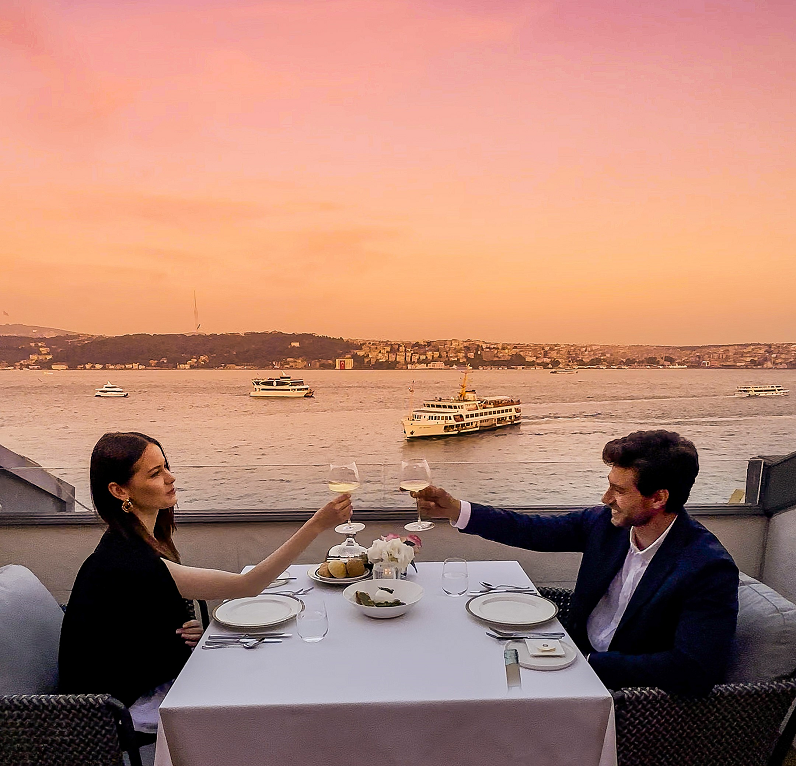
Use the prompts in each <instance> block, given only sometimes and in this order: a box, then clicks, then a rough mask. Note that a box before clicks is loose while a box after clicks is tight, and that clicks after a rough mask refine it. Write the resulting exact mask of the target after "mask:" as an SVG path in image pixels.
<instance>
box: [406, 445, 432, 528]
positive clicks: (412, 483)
mask: <svg viewBox="0 0 796 766" xmlns="http://www.w3.org/2000/svg"><path fill="white" fill-rule="evenodd" d="M398 484H399V486H400V487H401V489H403V490H406V491H407V492H419V491H420V490H421V489H425V488H426V487H427V486H428V485H429V484H431V469H430V468H429V467H428V463H427V462H426V460H425V458H422V457H421V458H414V459H412V460H402V461H401V474H400V478H399V480H398ZM404 529H406V530H408V531H409V532H425V531H427V530H429V529H434V522H433V521H423V520H422V519H421V518H420V500H418V501H417V521H413V522H411V523H409V524H406V525H405V526H404Z"/></svg>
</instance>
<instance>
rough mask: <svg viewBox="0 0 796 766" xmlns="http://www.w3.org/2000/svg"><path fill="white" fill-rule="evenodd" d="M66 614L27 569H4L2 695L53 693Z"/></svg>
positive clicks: (0, 570)
mask: <svg viewBox="0 0 796 766" xmlns="http://www.w3.org/2000/svg"><path fill="white" fill-rule="evenodd" d="M63 616H64V615H63V612H62V611H61V607H60V606H58V603H57V602H56V600H55V599H54V598H53V597H52V596H51V595H50V592H49V591H48V590H47V588H45V587H44V586H43V585H42V584H41V583H40V582H39V581H38V580H37V579H36V576H35V575H34V574H33V573H32V572H31V571H30V570H29V569H25V567H21V566H17V565H15V564H9V565H7V566H4V567H0V694H51V693H52V692H54V691H55V687H56V686H57V683H58V641H59V638H60V635H61V621H62V620H63Z"/></svg>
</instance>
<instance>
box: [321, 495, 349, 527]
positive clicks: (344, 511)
mask: <svg viewBox="0 0 796 766" xmlns="http://www.w3.org/2000/svg"><path fill="white" fill-rule="evenodd" d="M353 510H354V508H353V506H352V505H351V495H346V494H343V495H338V496H337V497H336V498H335V499H334V500H332V501H331V502H329V503H326V505H324V506H323V508H321V509H320V510H319V511H316V512H315V515H314V516H313V517H312V520H313V521H314V522H316V523H317V524H318V525H320V526H321V528H322V529H329V528H330V527H336V526H337V525H338V524H342V523H344V522H346V521H348V520H349V519H350V518H351V513H352V511H353Z"/></svg>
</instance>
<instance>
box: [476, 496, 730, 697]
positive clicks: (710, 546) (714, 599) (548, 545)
mask: <svg viewBox="0 0 796 766" xmlns="http://www.w3.org/2000/svg"><path fill="white" fill-rule="evenodd" d="M462 531H463V532H465V533H468V534H475V535H480V536H481V537H484V538H486V539H488V540H494V541H496V542H499V543H505V544H506V545H513V546H516V547H519V548H527V549H529V550H537V551H581V552H582V553H583V559H582V561H581V565H580V569H579V571H578V580H577V583H576V585H575V592H574V593H573V596H572V602H571V605H570V633H571V635H572V638H573V639H574V640H575V642H576V643H577V644H578V646H579V647H580V649H581V651H582V652H583V653H584V654H590V656H589V663H590V664H591V666H592V667H593V668H594V670H595V671H596V673H597V675H598V676H599V677H600V678H601V679H602V681H603V683H604V684H605V685H606V686H607V687H608V688H609V689H620V688H623V687H627V686H657V687H659V688H661V689H664V690H665V691H668V692H671V693H675V694H685V695H702V694H707V693H708V692H709V691H710V689H711V688H712V687H713V685H714V684H718V683H721V682H722V681H723V680H724V675H725V673H726V669H727V663H728V660H729V655H730V647H731V645H732V639H733V636H734V634H735V622H736V618H737V615H738V567H736V565H735V562H734V561H733V560H732V557H731V556H730V554H729V553H727V551H726V550H725V549H724V547H723V546H722V545H721V543H720V542H719V541H718V540H717V539H716V537H715V536H714V535H713V534H712V533H711V532H709V531H708V530H707V529H705V527H703V526H702V525H701V524H700V523H699V522H697V521H695V520H694V519H692V518H691V517H690V516H689V515H688V514H687V513H686V512H685V510H681V511H680V512H679V513H678V516H677V518H676V520H675V521H674V522H673V526H672V528H671V529H670V531H669V534H668V535H667V536H666V539H665V540H664V541H663V543H662V544H661V547H660V548H659V549H658V551H657V553H656V554H655V555H654V556H653V558H652V561H651V562H650V564H649V566H648V567H647V570H646V572H645V573H644V575H643V577H642V578H641V581H640V582H639V584H638V586H637V587H636V590H635V592H634V593H633V596H632V598H631V599H630V603H629V604H628V605H627V609H626V610H625V613H624V615H623V616H622V619H621V621H620V622H619V626H618V627H617V629H616V633H615V634H614V637H613V639H612V640H611V644H610V646H609V647H608V650H607V651H605V652H595V651H594V650H593V649H592V647H591V645H590V643H589V639H588V636H587V635H586V622H587V620H588V619H589V615H590V614H591V613H592V611H593V610H594V607H595V606H597V602H598V601H599V600H600V599H601V598H602V597H603V595H605V593H606V591H607V590H608V586H609V585H610V584H611V581H612V580H613V578H614V576H615V575H616V574H617V572H619V570H620V569H621V568H622V565H623V564H624V561H625V557H626V555H627V552H628V550H629V548H630V535H629V532H628V530H627V529H623V528H619V527H615V526H614V525H613V524H612V523H611V509H610V508H608V507H606V506H598V507H596V508H590V509H588V510H584V511H576V512H574V513H567V514H562V515H560V516H539V515H529V514H523V513H514V512H512V511H503V510H500V509H497V508H491V507H489V506H485V505H478V504H475V503H473V504H472V510H471V516H470V521H469V523H468V524H467V527H466V528H465V529H463V530H462Z"/></svg>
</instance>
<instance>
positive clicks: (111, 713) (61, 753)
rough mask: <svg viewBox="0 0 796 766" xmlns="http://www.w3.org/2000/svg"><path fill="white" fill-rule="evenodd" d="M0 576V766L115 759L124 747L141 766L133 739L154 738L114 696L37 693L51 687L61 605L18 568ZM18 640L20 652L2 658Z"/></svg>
mask: <svg viewBox="0 0 796 766" xmlns="http://www.w3.org/2000/svg"><path fill="white" fill-rule="evenodd" d="M0 575H1V576H2V577H3V578H4V580H3V587H2V588H0V591H2V594H3V599H2V606H3V608H4V609H5V610H6V611H3V612H2V614H0V620H2V621H3V627H4V628H5V632H4V634H3V635H4V636H5V638H4V639H3V640H5V641H6V642H7V643H6V644H3V649H2V651H0V670H2V671H3V672H0V678H2V679H3V683H2V688H0V691H2V694H0V766H40V765H43V766H121V765H122V764H123V762H124V761H123V753H124V752H126V753H127V754H128V757H129V760H130V764H131V766H141V754H140V752H139V746H141V745H144V744H147V743H149V742H154V739H155V737H154V735H146V734H140V733H138V732H135V731H134V730H133V722H132V719H131V718H130V711H129V710H128V709H127V708H126V707H125V706H124V705H123V704H122V703H121V702H119V701H118V700H116V699H114V698H113V697H111V696H110V695H108V694H50V693H44V692H50V691H52V690H53V688H54V687H55V680H56V679H55V667H56V666H57V656H58V635H59V633H60V625H61V619H62V616H63V615H62V612H61V610H60V609H59V608H58V604H57V603H56V602H55V600H54V599H53V598H52V596H51V595H50V594H49V593H48V592H47V590H46V588H45V587H44V586H43V585H42V584H41V583H40V582H39V581H38V580H37V579H36V577H35V576H34V575H33V574H32V573H31V572H30V571H29V570H27V569H25V568H24V567H19V566H13V565H9V566H6V567H2V568H0ZM0 643H2V641H0ZM18 645H19V648H20V649H21V650H24V654H23V655H17V656H16V659H15V658H13V657H9V656H8V655H9V651H10V650H12V649H14V648H16V647H17V646H18ZM15 663H16V664H15ZM39 670H42V673H41V674H39ZM15 671H16V672H15Z"/></svg>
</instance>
